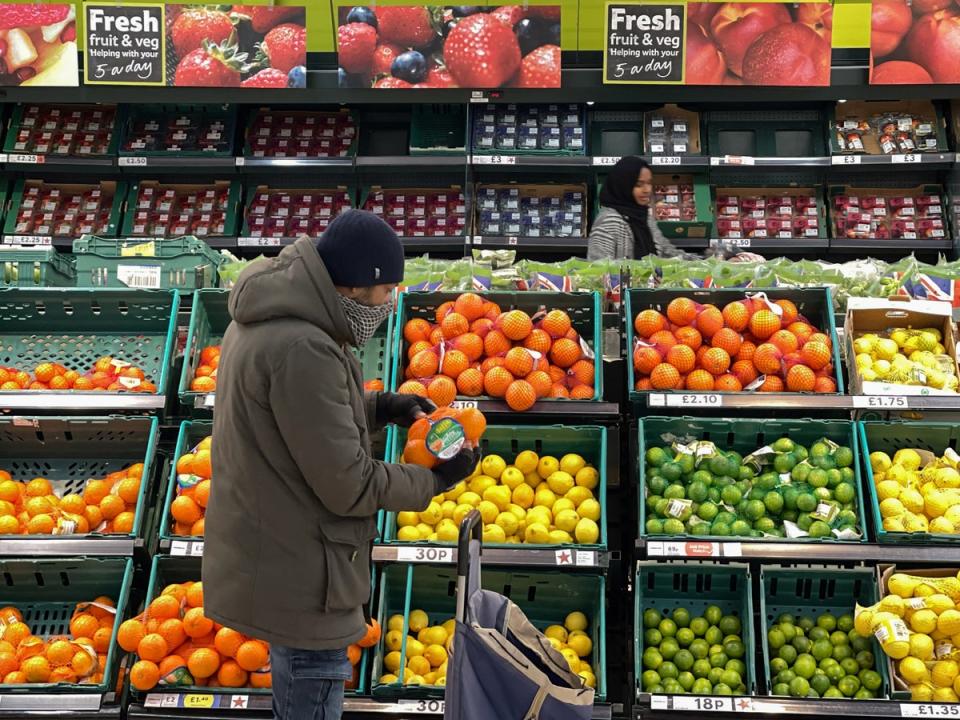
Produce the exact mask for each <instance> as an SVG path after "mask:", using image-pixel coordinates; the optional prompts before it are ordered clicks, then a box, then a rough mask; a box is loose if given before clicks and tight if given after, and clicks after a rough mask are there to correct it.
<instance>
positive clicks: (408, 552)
mask: <svg viewBox="0 0 960 720" xmlns="http://www.w3.org/2000/svg"><path fill="white" fill-rule="evenodd" d="M397 561H398V562H414V563H452V562H453V548H448V547H399V548H397Z"/></svg>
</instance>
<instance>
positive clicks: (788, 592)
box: [757, 566, 890, 698]
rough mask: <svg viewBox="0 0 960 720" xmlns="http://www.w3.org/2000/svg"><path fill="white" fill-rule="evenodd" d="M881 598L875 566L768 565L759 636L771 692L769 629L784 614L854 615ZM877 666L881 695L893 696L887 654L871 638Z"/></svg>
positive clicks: (762, 575)
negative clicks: (795, 566) (855, 610)
mask: <svg viewBox="0 0 960 720" xmlns="http://www.w3.org/2000/svg"><path fill="white" fill-rule="evenodd" d="M879 600H880V593H879V591H878V589H877V577H876V575H875V574H874V571H873V569H872V568H863V567H861V568H833V569H829V568H817V569H815V570H812V569H799V568H782V567H776V566H772V567H771V566H767V567H761V568H760V628H761V633H762V634H761V636H760V637H759V638H757V640H758V642H760V643H761V644H762V645H763V675H764V679H765V681H766V686H767V688H766V689H767V694H768V695H772V694H773V682H772V680H771V677H770V647H769V645H768V643H767V632H768V631H769V629H770V626H771V625H772V624H773V622H774V621H775V620H776V619H777V618H778V617H780V615H782V614H783V613H790V614H791V615H794V616H796V617H798V618H799V617H802V616H808V617H811V618H813V619H814V620H815V619H816V618H817V617H819V616H820V615H822V614H823V613H827V612H829V613H832V614H833V615H836V616H838V617H839V616H840V615H850V616H852V615H853V613H854V608H855V606H856V604H857V603H860V604H861V605H863V606H864V607H869V606H870V605H873V604H874V603H876V602H878V601H879ZM870 642H871V644H872V645H873V657H874V664H875V665H878V666H879V667H877V668H875V669H876V671H877V672H878V673H879V674H880V677H881V679H882V680H883V682H882V684H881V685H880V688H879V689H878V690H877V697H878V698H888V697H890V676H889V674H888V673H887V662H886V660H887V656H886V655H885V654H884V653H883V650H881V649H880V643H878V642H877V640H876V638H873V637H871V638H870Z"/></svg>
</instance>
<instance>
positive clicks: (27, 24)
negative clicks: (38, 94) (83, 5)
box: [0, 3, 80, 87]
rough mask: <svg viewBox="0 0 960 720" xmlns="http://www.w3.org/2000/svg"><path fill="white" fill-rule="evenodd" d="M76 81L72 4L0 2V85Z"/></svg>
mask: <svg viewBox="0 0 960 720" xmlns="http://www.w3.org/2000/svg"><path fill="white" fill-rule="evenodd" d="M79 83H80V74H79V66H78V64H77V23H76V15H75V11H74V7H73V5H41V4H39V3H35V4H32V5H19V4H13V3H0V87H10V86H15V85H23V86H25V87H27V86H33V87H38V86H47V87H50V86H56V87H69V86H76V85H79Z"/></svg>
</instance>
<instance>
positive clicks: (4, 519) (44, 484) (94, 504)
mask: <svg viewBox="0 0 960 720" xmlns="http://www.w3.org/2000/svg"><path fill="white" fill-rule="evenodd" d="M143 470H144V466H143V463H135V464H133V465H130V466H129V467H127V468H124V469H123V470H118V471H117V472H112V473H109V474H108V475H107V476H106V477H103V478H91V479H89V480H87V482H86V483H85V485H84V488H83V492H81V493H76V492H71V493H66V494H64V495H62V496H61V495H58V494H57V493H56V492H55V491H54V487H53V483H52V482H51V481H50V480H48V479H47V478H42V477H38V478H33V479H32V480H30V481H29V482H17V481H15V480H13V478H12V477H11V475H10V473H8V472H7V471H5V470H0V535H73V534H77V535H85V534H87V533H101V534H120V535H128V534H131V533H133V531H134V527H135V525H136V513H137V500H138V498H139V497H140V486H141V483H142V478H143Z"/></svg>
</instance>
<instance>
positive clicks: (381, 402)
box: [377, 392, 437, 427]
mask: <svg viewBox="0 0 960 720" xmlns="http://www.w3.org/2000/svg"><path fill="white" fill-rule="evenodd" d="M436 409H437V406H436V405H434V404H433V403H432V402H430V400H428V399H427V398H424V397H420V396H419V395H401V394H400V393H390V392H382V393H380V395H378V396H377V422H378V423H380V424H381V425H386V424H387V423H394V424H396V425H399V426H400V427H410V426H411V425H412V424H413V422H414V420H416V419H417V413H420V412H422V413H426V414H430V413H432V412H433V411H434V410H436Z"/></svg>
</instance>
